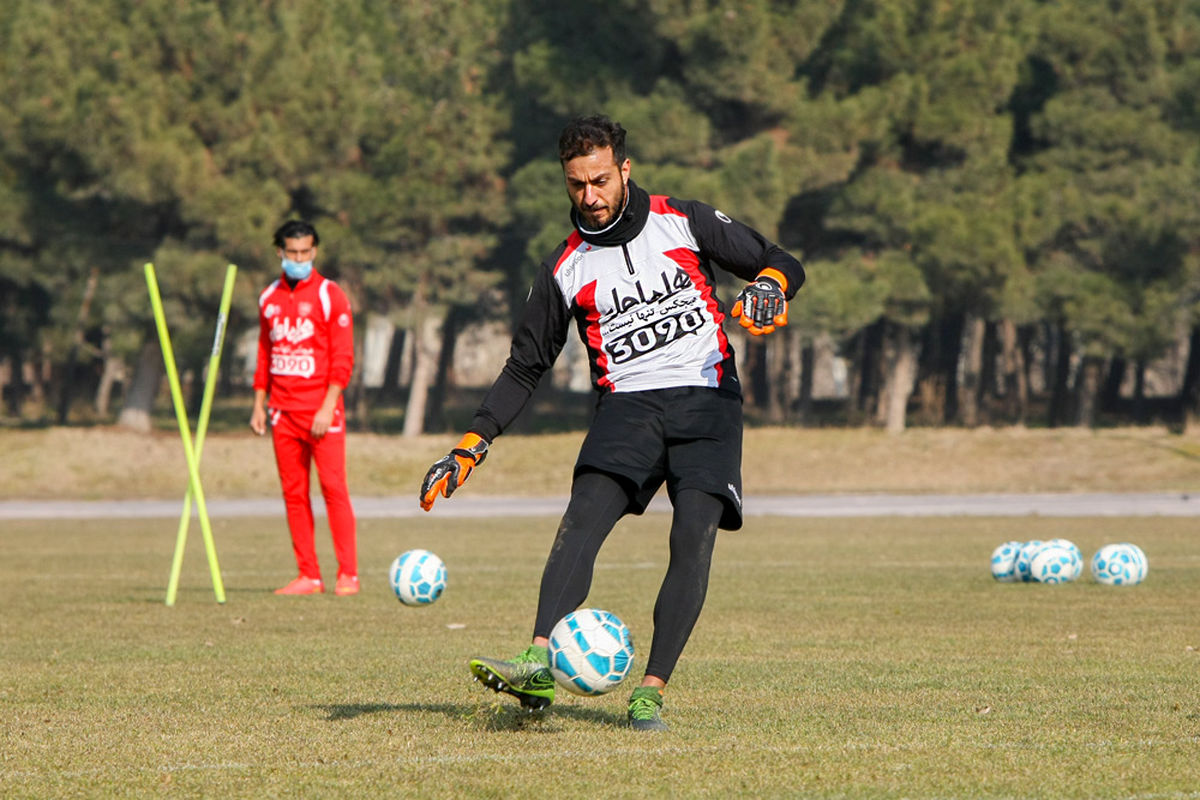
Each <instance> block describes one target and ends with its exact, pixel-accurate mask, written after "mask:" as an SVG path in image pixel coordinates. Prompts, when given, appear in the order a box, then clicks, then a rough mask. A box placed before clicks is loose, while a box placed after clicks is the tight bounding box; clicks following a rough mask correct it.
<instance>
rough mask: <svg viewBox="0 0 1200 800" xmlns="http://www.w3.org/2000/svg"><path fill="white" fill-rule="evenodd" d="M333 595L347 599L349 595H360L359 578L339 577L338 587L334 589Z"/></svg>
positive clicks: (351, 576)
mask: <svg viewBox="0 0 1200 800" xmlns="http://www.w3.org/2000/svg"><path fill="white" fill-rule="evenodd" d="M333 593H334V594H336V595H337V596H338V597H345V596H346V595H348V594H358V576H357V575H338V579H337V585H336V586H334V587H333Z"/></svg>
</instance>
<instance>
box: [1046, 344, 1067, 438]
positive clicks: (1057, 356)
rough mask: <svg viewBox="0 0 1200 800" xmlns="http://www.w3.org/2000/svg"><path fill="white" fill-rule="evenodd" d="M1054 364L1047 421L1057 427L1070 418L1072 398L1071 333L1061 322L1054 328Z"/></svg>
mask: <svg viewBox="0 0 1200 800" xmlns="http://www.w3.org/2000/svg"><path fill="white" fill-rule="evenodd" d="M1047 361H1048V362H1049V361H1050V359H1047ZM1053 365H1054V366H1053V369H1054V371H1053V382H1052V383H1051V384H1050V385H1051V387H1052V388H1051V390H1050V392H1051V393H1050V407H1049V410H1048V413H1047V417H1048V419H1047V423H1048V424H1049V426H1050V427H1051V428H1057V427H1058V426H1059V425H1062V424H1063V423H1065V422H1067V420H1068V415H1067V408H1068V405H1069V402H1070V399H1071V398H1070V388H1071V333H1070V331H1068V330H1067V326H1066V325H1064V324H1062V323H1061V322H1060V323H1059V324H1058V325H1056V326H1055V328H1054V359H1053Z"/></svg>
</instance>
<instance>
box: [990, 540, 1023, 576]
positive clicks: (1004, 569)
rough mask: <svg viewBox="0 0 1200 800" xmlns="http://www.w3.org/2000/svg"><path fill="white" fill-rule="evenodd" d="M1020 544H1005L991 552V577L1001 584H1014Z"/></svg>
mask: <svg viewBox="0 0 1200 800" xmlns="http://www.w3.org/2000/svg"><path fill="white" fill-rule="evenodd" d="M1020 549H1021V543H1020V542H1005V543H1004V544H1002V545H1000V546H999V547H997V548H996V549H995V550H993V551H992V577H993V578H995V579H996V580H998V581H1000V582H1001V583H1015V582H1016V581H1018V580H1020V578H1018V577H1017V553H1018V551H1020Z"/></svg>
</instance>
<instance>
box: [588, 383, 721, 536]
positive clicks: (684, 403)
mask: <svg viewBox="0 0 1200 800" xmlns="http://www.w3.org/2000/svg"><path fill="white" fill-rule="evenodd" d="M593 470H594V471H599V472H605V473H609V474H612V475H616V476H618V477H619V478H624V479H625V480H626V481H628V482H629V483H630V484H631V489H632V493H631V500H630V504H629V508H628V509H627V513H633V514H641V513H642V512H643V511H645V510H646V506H647V505H648V504H649V503H650V500H651V498H653V497H654V494H655V493H656V492H657V491H658V489H659V487H660V486H662V485H663V483H664V482H666V484H667V493H668V495H669V496H670V498H671V501H672V502H674V500H675V496H676V494H677V493H678V492H679V490H680V489H699V490H700V491H702V492H707V493H708V494H712V495H715V496H717V497H720V498H721V499H722V500H724V501H725V511H724V513H723V514H722V515H721V522H720V527H721V528H724V529H725V530H730V531H735V530H737V529H738V528H740V527H742V398H741V397H740V396H739V395H736V394H733V393H730V392H725V391H721V390H719V389H710V388H707V387H704V386H681V387H678V388H673V389H652V390H649V391H644V392H613V393H611V394H605V395H601V397H600V401H599V402H598V403H597V406H596V416H595V418H594V419H593V421H592V426H591V428H590V429H589V430H588V434H587V438H585V439H584V442H583V447H582V448H581V449H580V451H579V459H578V460H577V461H576V462H575V475H576V476H578V475H579V474H580V473H581V472H588V471H593Z"/></svg>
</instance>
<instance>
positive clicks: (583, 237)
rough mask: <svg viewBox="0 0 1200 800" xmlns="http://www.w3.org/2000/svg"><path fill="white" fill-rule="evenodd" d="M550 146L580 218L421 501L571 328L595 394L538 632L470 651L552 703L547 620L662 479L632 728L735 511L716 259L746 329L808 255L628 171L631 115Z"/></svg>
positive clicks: (563, 609)
mask: <svg viewBox="0 0 1200 800" xmlns="http://www.w3.org/2000/svg"><path fill="white" fill-rule="evenodd" d="M558 156H559V161H560V163H561V164H562V168H563V176H564V178H565V181H566V189H567V195H568V196H569V197H570V200H571V206H572V207H571V222H572V225H573V230H572V231H571V233H570V235H569V236H568V237H567V239H566V241H564V242H562V243H561V244H560V245H559V246H558V248H557V249H556V250H555V251H554V252H553V253H552V254H551V255H550V257H549V258H548V259H546V260H545V261H544V262H542V265H541V268H540V269H539V270H538V273H537V276H536V277H535V279H534V283H533V288H532V289H531V291H530V294H529V299H528V301H527V303H526V306H525V310H524V312H523V315H522V318H521V320H520V323H519V324H518V326H517V328H516V332H515V334H514V335H513V340H512V348H511V351H510V355H509V357H508V360H507V362H506V363H505V365H504V368H503V369H502V370H501V372H500V375H499V377H498V378H497V379H496V382H495V383H494V384H493V385H492V387H491V389H490V390H489V392H488V393H487V395H486V396H485V398H484V400H483V403H482V404H481V405H480V407H479V409H478V411H476V413H475V416H474V419H473V420H472V422H471V425H470V427H469V428H468V431H467V433H466V435H465V436H463V438H462V441H460V442H459V444H458V446H457V447H455V448H454V449H453V450H452V451H451V452H450V453H449V454H448V455H446V456H445V457H443V458H442V459H440V460H439V461H437V462H436V463H435V464H434V465H433V466H432V467H430V469H429V472H428V474H427V475H426V476H425V480H424V482H423V483H422V485H421V494H420V502H421V506H422V508H424V509H425V510H426V511H428V510H430V509H431V508H432V507H433V504H434V501H435V500H436V498H437V496H438V495H439V494H441V495H442V496H444V497H447V498H448V497H450V496H451V494H452V493H453V492H454V491H455V489H457V488H458V487H460V486H461V485H462V484H463V482H465V481H466V480H467V478H468V477H469V476H470V475H471V473H472V471H473V470H474V469H475V468H476V467H477V466H479V465H480V464H482V463H483V460H484V458H485V456H486V455H487V451H488V447H489V446H490V445H491V444H492V442H493V441H494V440H495V438H496V437H497V436H499V435H500V434H501V433H502V432H503V431H504V429H505V428H506V427H508V425H510V424H511V423H512V422H513V420H514V419H516V417H517V415H518V414H519V413H520V412H521V410H522V409H523V408H524V406H525V404H526V402H527V401H528V400H529V398H530V395H531V394H532V392H533V390H534V388H535V387H536V386H537V384H538V381H539V379H540V378H541V376H542V375H543V374H544V373H545V372H546V371H547V370H548V369H550V368H551V366H552V365H553V364H554V361H555V359H556V358H557V357H558V354H559V352H560V351H561V350H562V347H563V344H564V342H565V341H566V337H567V335H568V333H569V330H570V328H571V326H572V325H574V326H575V327H576V329H577V330H578V332H579V335H580V337H581V338H582V340H583V343H584V345H585V346H586V348H587V353H588V358H589V360H590V363H591V373H592V381H593V385H594V387H595V389H596V392H597V401H596V409H595V414H594V417H593V421H592V424H591V426H590V428H589V430H588V433H587V436H586V438H585V440H584V443H583V446H582V448H581V449H580V452H579V457H578V460H577V461H576V464H575V470H574V478H573V481H572V485H571V497H570V501H569V503H568V505H567V509H566V512H565V513H564V514H563V517H562V521H561V523H560V524H559V527H558V533H557V535H556V537H555V540H554V544H553V545H552V547H551V548H550V554H549V556H548V558H547V559H546V565H545V569H544V571H543V572H542V581H541V590H540V593H539V596H538V606H537V614H536V616H535V618H534V624H533V641H532V644H530V645H529V647H528V648H527V649H526V650H525V651H524V652H522V653H521V654H520V655H518V656H517V657H515V658H513V659H511V660H507V661H505V660H499V659H492V658H475V659H472V660H471V661H470V662H469V666H470V670H471V672H472V673H473V674H474V675H475V677H476V678H478V679H479V680H482V681H483V682H484V684H485V685H487V686H488V687H489V688H491V689H493V690H495V691H501V692H506V693H508V694H510V695H512V696H514V697H516V698H517V699H518V700H519V701H520V702H521V704H522V705H523V706H525V707H527V708H530V709H538V708H544V707H546V706H548V705H549V704H550V703H551V702H553V700H554V679H553V677H552V676H551V674H550V670H549V659H548V655H547V644H548V637H549V634H550V631H551V629H552V628H553V627H554V625H555V623H557V622H558V621H559V620H560V619H561V618H562V617H563V616H565V615H566V614H568V613H570V612H571V611H574V610H575V609H576V608H578V607H579V606H580V605H581V604H582V603H583V602H584V600H585V599H586V598H587V595H588V590H589V589H590V587H591V582H592V570H593V566H594V564H595V560H596V555H597V553H598V552H599V550H600V547H601V545H602V544H603V543H604V540H605V538H606V537H607V536H608V534H609V532H610V531H611V530H612V529H613V526H614V525H616V523H617V521H618V520H619V519H620V518H621V517H623V516H625V515H626V514H641V513H642V512H643V511H645V509H646V506H647V504H648V503H649V502H650V499H651V498H652V497H653V496H654V494H655V492H657V491H658V489H659V487H661V486H662V485H663V484H664V483H665V484H666V486H667V493H668V495H669V497H670V500H671V504H672V507H673V509H674V512H673V517H672V520H671V529H670V559H669V564H668V567H667V572H666V576H665V577H664V579H663V582H662V586H661V588H660V589H659V593H658V599H657V601H656V602H655V605H654V635H653V639H652V641H651V644H650V655H649V658H648V659H647V661H646V671H645V676H644V678H643V679H642V683H641V686H639V687H638V688H636V689H634V690H633V695H632V697H631V698H630V701H629V710H628V718H629V722H630V725H631V726H632V727H633V728H635V729H638V730H647V731H653V730H665V729H666V727H667V726H666V723H664V722H663V721H662V717H661V709H662V704H663V689H664V688H665V687H666V685H667V682H668V681H669V680H670V678H671V672H672V671H673V670H674V668H675V664H676V662H677V661H678V659H679V656H680V654H681V653H682V652H683V648H684V645H685V643H686V642H687V640H688V637H689V636H690V635H691V632H692V628H693V627H694V625H695V624H696V620H697V619H698V618H699V616H700V609H701V607H702V606H703V605H704V597H705V593H706V592H707V587H708V574H709V566H710V564H711V561H712V553H713V545H714V544H715V541H716V535H717V530H718V528H721V529H725V530H737V529H738V528H740V527H741V525H742V489H741V453H742V398H741V389H740V386H739V384H738V378H737V371H736V369H735V366H734V354H733V348H732V347H731V346H730V343H729V340H728V339H727V338H726V336H725V333H724V331H722V329H721V323H722V321H723V320H724V319H725V316H726V312H727V307H726V306H725V305H724V304H722V302H721V301H720V300H719V299H718V298H717V295H716V282H715V272H714V269H715V268H720V269H723V270H726V271H728V272H730V273H732V274H733V275H735V276H737V277H739V278H741V279H743V280H745V281H747V282H748V285H746V286H745V288H743V289H742V290H741V292H740V293H739V294H738V296H737V298H736V300H735V302H734V304H733V306H732V308H730V309H728V313H729V314H730V315H732V316H733V317H734V318H735V319H736V320H737V322H738V323H739V324H741V325H742V326H743V327H744V328H746V329H747V330H748V331H749V332H750V333H751V334H754V335H764V334H769V333H771V332H772V331H774V330H775V329H776V328H777V327H780V326H783V325H786V324H787V303H788V300H790V299H791V298H792V296H793V295H795V293H796V291H797V290H798V289H799V288H800V286H801V284H802V283H803V282H804V270H803V268H802V267H801V265H800V262H799V261H797V260H796V259H795V258H794V257H792V256H791V255H789V254H788V253H787V252H785V251H784V250H782V249H781V248H780V247H778V246H777V245H775V244H773V243H772V242H770V241H768V240H767V239H765V238H764V237H763V236H762V235H761V234H759V233H758V232H757V231H754V230H753V229H751V228H749V227H747V226H746V225H743V224H742V223H740V222H737V221H736V220H733V219H730V218H729V217H728V216H726V215H725V214H723V213H722V212H721V211H718V210H717V209H715V208H713V207H712V206H709V205H705V204H704V203H700V202H696V201H692V200H678V199H676V198H673V197H667V196H664V195H652V194H649V193H647V192H646V191H645V190H644V189H642V188H641V187H639V186H638V185H637V184H635V183H634V182H633V181H632V180H630V160H629V158H628V157H627V156H626V152H625V130H624V129H623V128H622V127H621V126H620V125H619V124H617V123H615V122H613V121H611V120H609V119H607V118H606V117H601V116H596V117H583V118H578V119H575V120H573V121H571V122H570V123H569V124H568V125H567V126H566V128H565V129H564V130H563V131H562V135H561V137H560V138H559V144H558Z"/></svg>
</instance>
